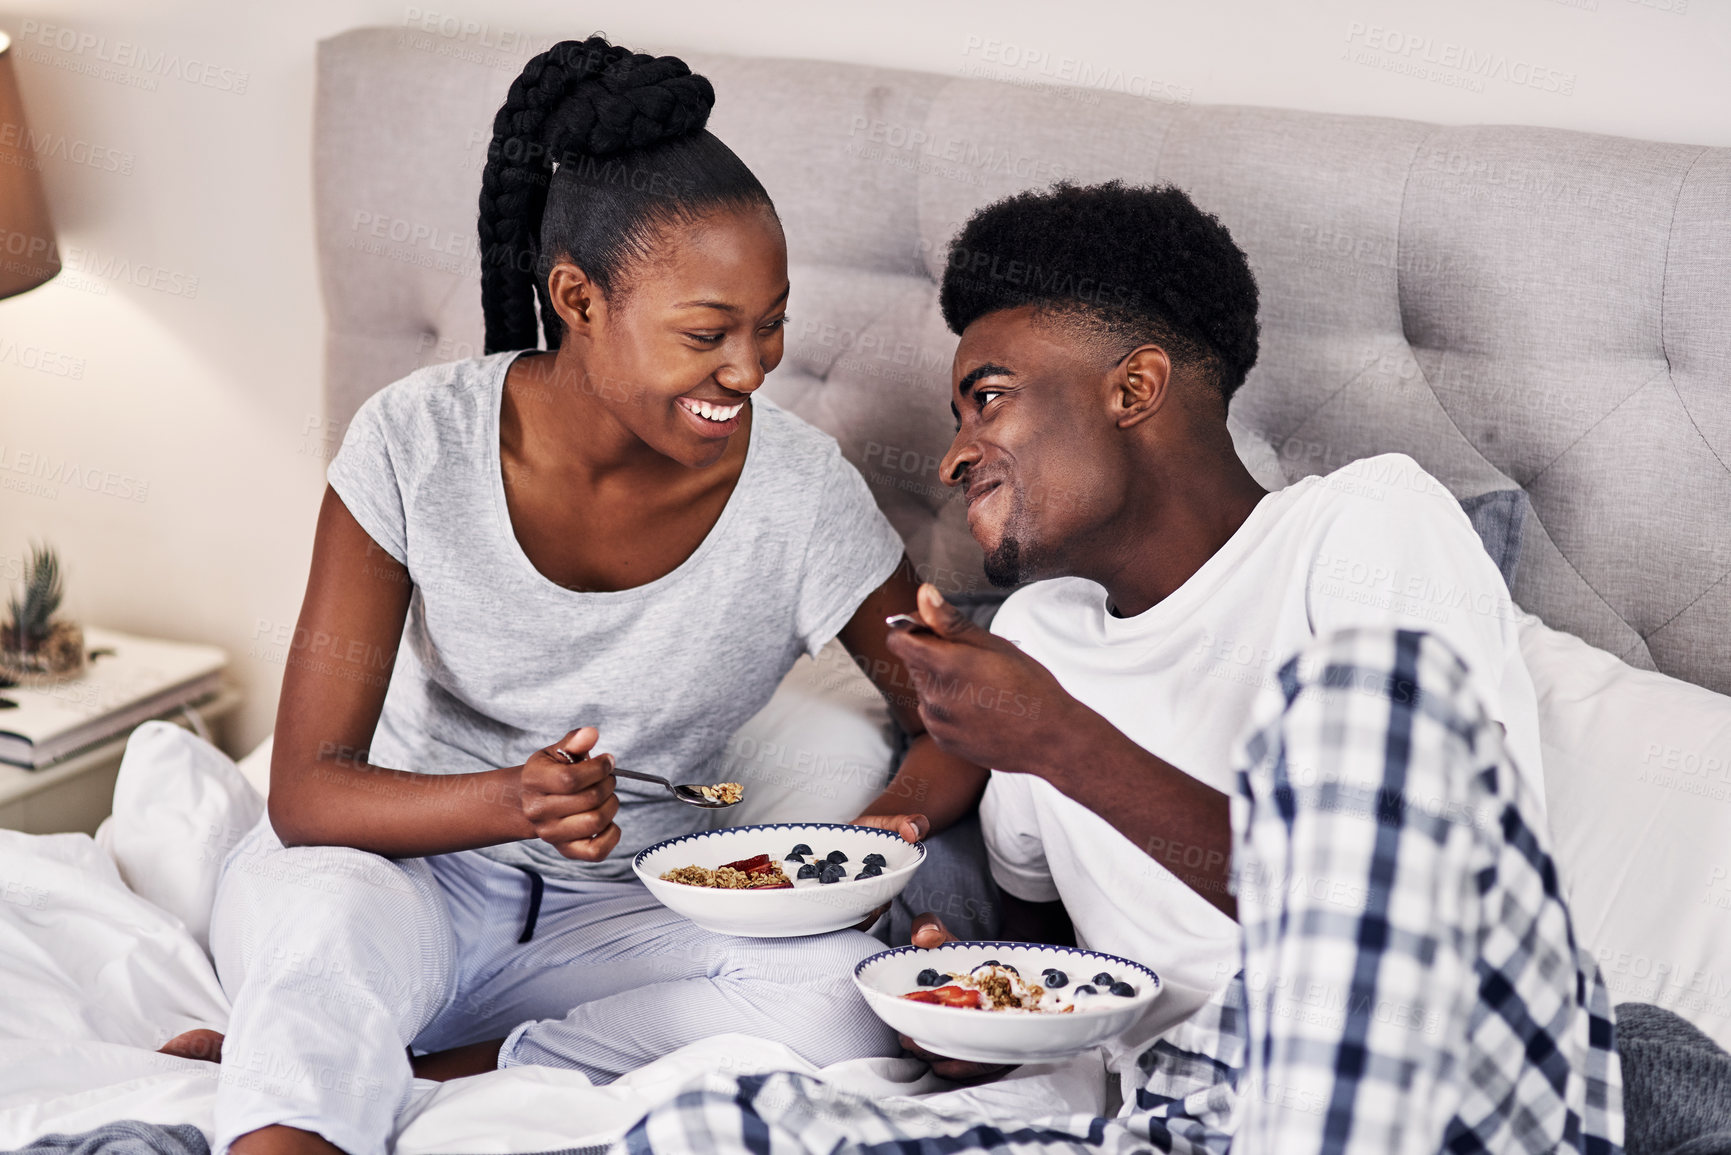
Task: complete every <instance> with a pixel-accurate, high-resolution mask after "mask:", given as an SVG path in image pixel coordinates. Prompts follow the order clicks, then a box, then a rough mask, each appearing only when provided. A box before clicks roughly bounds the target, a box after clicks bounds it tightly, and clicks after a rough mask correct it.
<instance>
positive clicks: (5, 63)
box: [0, 32, 60, 297]
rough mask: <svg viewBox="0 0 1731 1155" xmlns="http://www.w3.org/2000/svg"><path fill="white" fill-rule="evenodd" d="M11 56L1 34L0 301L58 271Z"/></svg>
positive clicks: (50, 223) (56, 252)
mask: <svg viewBox="0 0 1731 1155" xmlns="http://www.w3.org/2000/svg"><path fill="white" fill-rule="evenodd" d="M13 55H14V54H13V52H12V38H11V37H10V36H8V35H6V33H4V32H0V297H11V296H16V295H17V294H19V293H22V292H24V291H25V290H26V289H34V288H35V287H36V286H37V285H40V284H41V283H42V282H44V281H46V280H48V279H49V278H50V277H52V276H54V274H55V273H58V272H59V271H60V250H59V249H58V248H57V247H56V246H55V244H54V222H53V221H51V220H50V219H49V217H48V200H47V198H46V197H44V196H43V195H42V174H41V173H40V172H39V171H37V163H36V154H35V153H34V152H32V151H31V148H30V130H29V128H27V127H26V126H25V121H24V101H23V100H22V98H20V97H19V95H18V77H17V74H16V73H15V72H14V71H13V69H12V57H13Z"/></svg>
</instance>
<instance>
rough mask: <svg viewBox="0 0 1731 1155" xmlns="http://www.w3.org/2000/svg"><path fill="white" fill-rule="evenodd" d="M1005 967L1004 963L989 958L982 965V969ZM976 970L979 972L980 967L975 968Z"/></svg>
mask: <svg viewBox="0 0 1731 1155" xmlns="http://www.w3.org/2000/svg"><path fill="white" fill-rule="evenodd" d="M1003 965H1004V964H1003V963H1001V962H999V961H998V960H997V959H995V958H989V959H987V960H986V961H985V962H983V963H981V964H980V966H982V967H997V966H1003ZM974 969H975V970H978V969H979V967H975V968H974Z"/></svg>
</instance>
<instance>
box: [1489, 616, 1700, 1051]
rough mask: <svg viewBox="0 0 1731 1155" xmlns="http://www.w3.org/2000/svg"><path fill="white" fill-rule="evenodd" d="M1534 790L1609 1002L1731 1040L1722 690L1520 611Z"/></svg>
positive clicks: (1578, 931)
mask: <svg viewBox="0 0 1731 1155" xmlns="http://www.w3.org/2000/svg"><path fill="white" fill-rule="evenodd" d="M1520 637H1521V654H1522V655H1523V656H1524V657H1525V659H1526V662H1527V668H1528V670H1529V671H1531V673H1532V676H1533V685H1534V687H1535V688H1536V689H1537V691H1538V698H1539V737H1540V741H1541V743H1542V746H1543V758H1544V774H1545V799H1546V804H1547V806H1548V808H1549V811H1550V824H1551V832H1552V836H1553V839H1554V841H1555V847H1556V854H1557V859H1558V867H1559V869H1560V870H1561V872H1562V877H1563V884H1564V886H1565V888H1566V890H1567V893H1568V896H1569V907H1570V910H1571V912H1572V913H1573V917H1574V926H1575V934H1576V935H1577V937H1578V939H1579V941H1580V942H1582V943H1583V944H1584V945H1586V946H1587V947H1588V948H1589V949H1590V950H1591V951H1592V952H1593V954H1594V956H1595V957H1596V958H1597V959H1598V960H1599V968H1600V970H1601V971H1602V972H1603V974H1604V977H1605V983H1606V985H1607V986H1608V987H1609V988H1610V990H1611V1001H1612V1002H1613V1003H1622V1002H1642V1003H1655V1004H1657V1005H1659V1006H1663V1007H1667V1008H1669V1009H1671V1010H1673V1011H1675V1012H1676V1013H1677V1014H1679V1015H1681V1016H1683V1017H1684V1018H1686V1019H1688V1020H1689V1021H1690V1022H1692V1023H1694V1024H1695V1025H1696V1026H1697V1027H1700V1028H1701V1029H1702V1030H1703V1031H1705V1032H1706V1033H1707V1034H1709V1035H1711V1036H1712V1037H1713V1038H1714V1039H1715V1040H1716V1041H1717V1042H1718V1043H1719V1044H1720V1045H1721V1046H1723V1047H1728V1048H1731V698H1728V697H1726V696H1724V695H1722V694H1715V693H1713V692H1712V691H1711V690H1707V689H1703V688H1702V687H1700V686H1696V685H1692V684H1690V683H1688V682H1683V681H1679V680H1678V679H1676V678H1671V677H1667V676H1666V675H1664V674H1656V673H1653V672H1651V671H1647V670H1637V669H1635V668H1634V667H1632V666H1629V665H1627V664H1625V663H1623V662H1621V661H1619V660H1618V659H1617V658H1616V657H1615V656H1613V655H1611V654H1608V653H1606V652H1605V651H1603V650H1599V649H1595V648H1593V647H1592V646H1589V645H1588V644H1587V643H1586V642H1584V641H1582V640H1581V639H1579V638H1577V637H1574V636H1573V635H1571V634H1565V633H1562V632H1560V631H1558V630H1553V629H1550V628H1549V627H1547V626H1546V625H1545V624H1544V623H1542V622H1540V621H1539V620H1538V619H1537V618H1536V617H1531V616H1528V617H1527V618H1526V619H1525V620H1524V621H1523V622H1522V623H1521V627H1520Z"/></svg>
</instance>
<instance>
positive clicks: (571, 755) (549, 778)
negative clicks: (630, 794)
mask: <svg viewBox="0 0 1731 1155" xmlns="http://www.w3.org/2000/svg"><path fill="white" fill-rule="evenodd" d="M600 737H601V734H600V731H598V730H596V729H595V727H593V726H584V727H581V728H580V729H576V730H573V731H571V732H570V733H569V734H567V735H565V737H563V738H561V739H560V740H559V741H557V742H555V743H554V744H553V745H551V746H549V747H547V748H546V749H544V750H537V751H535V753H534V754H533V755H531V756H530V758H529V760H528V761H527V762H525V763H523V774H522V778H521V783H522V806H523V817H525V818H527V819H528V820H529V824H530V825H531V826H533V827H534V828H535V836H536V837H537V838H539V839H540V840H541V841H543V842H545V843H547V844H548V845H549V846H551V847H552V848H553V849H554V850H557V851H558V852H559V853H560V854H563V855H564V856H565V857H566V858H575V859H578V860H579V861H582V862H600V861H601V860H602V859H603V858H606V857H607V856H608V855H609V854H611V853H612V852H613V848H614V847H615V846H618V845H619V827H618V826H617V825H615V824H614V822H613V818H614V816H615V815H617V814H618V813H619V799H618V798H617V797H616V796H615V795H614V793H613V787H614V783H615V779H614V777H613V755H611V754H597V755H595V756H594V757H593V758H590V757H586V755H587V754H588V753H589V751H590V750H592V749H593V748H594V746H595V743H596V741H597V740H598V739H599V738H600Z"/></svg>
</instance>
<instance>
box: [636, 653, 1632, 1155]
mask: <svg viewBox="0 0 1731 1155" xmlns="http://www.w3.org/2000/svg"><path fill="white" fill-rule="evenodd" d="M1248 733H1249V736H1248V738H1247V740H1246V741H1245V743H1244V745H1243V747H1242V756H1241V758H1240V762H1239V773H1238V787H1237V794H1236V796H1235V797H1234V798H1233V800H1232V825H1233V831H1234V835H1235V845H1236V849H1235V854H1234V861H1233V868H1234V872H1235V875H1236V892H1237V896H1238V918H1239V922H1240V923H1241V925H1242V926H1243V928H1244V953H1243V969H1242V970H1241V971H1240V972H1239V973H1238V974H1237V975H1235V976H1232V978H1231V980H1230V981H1228V982H1226V983H1225V984H1224V985H1223V989H1222V991H1221V992H1220V994H1219V995H1218V996H1217V997H1216V998H1215V1000H1214V1001H1213V1002H1211V1003H1210V1004H1209V1005H1207V1006H1205V1007H1204V1008H1203V1009H1202V1010H1201V1011H1200V1012H1198V1013H1197V1014H1196V1015H1195V1016H1193V1017H1192V1018H1191V1019H1190V1020H1188V1021H1186V1022H1185V1023H1184V1024H1182V1025H1180V1026H1179V1027H1177V1028H1175V1029H1174V1030H1172V1031H1170V1032H1168V1033H1167V1034H1166V1035H1164V1036H1163V1037H1162V1038H1161V1039H1160V1040H1158V1041H1157V1042H1155V1043H1154V1044H1153V1045H1152V1046H1151V1047H1149V1048H1148V1049H1146V1050H1145V1051H1143V1052H1142V1053H1141V1055H1140V1056H1138V1059H1137V1064H1136V1069H1135V1070H1134V1071H1131V1072H1126V1073H1125V1079H1126V1083H1127V1084H1128V1086H1127V1088H1126V1089H1127V1090H1128V1091H1129V1092H1130V1093H1129V1094H1127V1095H1126V1102H1125V1106H1124V1109H1123V1110H1122V1111H1121V1112H1120V1114H1119V1115H1118V1116H1117V1117H1115V1118H1110V1119H1107V1118H1093V1117H1086V1116H1076V1117H1068V1118H1050V1119H1037V1120H1028V1121H1006V1120H1004V1119H1002V1118H985V1117H970V1116H968V1115H965V1114H955V1113H946V1112H944V1111H943V1110H941V1109H935V1108H934V1106H932V1105H929V1104H927V1103H924V1102H921V1101H918V1100H912V1099H901V1100H894V1099H892V1100H880V1101H871V1100H866V1099H863V1098H860V1097H858V1096H854V1095H850V1094H848V1093H846V1092H843V1091H839V1090H837V1089H835V1088H832V1087H828V1086H826V1085H824V1084H823V1083H822V1082H820V1081H819V1080H816V1079H813V1078H810V1077H808V1076H803V1075H796V1074H792V1073H779V1074H771V1075H761V1076H751V1077H745V1078H730V1077H724V1076H719V1075H717V1076H711V1077H708V1078H706V1079H704V1080H702V1081H700V1082H697V1083H694V1084H692V1085H689V1086H688V1087H686V1088H685V1089H684V1090H683V1091H682V1093H681V1094H679V1095H678V1096H676V1097H675V1098H674V1099H673V1100H671V1101H670V1102H669V1103H667V1104H666V1105H664V1106H662V1107H660V1108H658V1109H657V1110H655V1111H652V1112H651V1113H650V1114H649V1115H647V1116H645V1117H644V1118H643V1119H642V1120H641V1121H640V1122H639V1123H638V1124H637V1125H636V1126H635V1127H634V1128H632V1130H631V1131H630V1132H629V1133H628V1134H627V1135H626V1136H625V1137H624V1138H623V1139H622V1140H621V1145H622V1147H623V1149H625V1150H628V1151H631V1152H643V1153H649V1152H667V1153H671V1152H711V1151H717V1152H732V1151H751V1152H766V1153H775V1155H779V1153H782V1152H787V1153H794V1152H802V1153H803V1152H825V1153H841V1152H860V1153H867V1152H869V1153H873V1155H876V1153H880V1152H882V1153H888V1152H894V1153H896V1155H940V1153H942V1155H973V1153H987V1152H990V1153H993V1155H998V1153H1002V1155H1012V1153H1014V1155H1024V1153H1026V1155H1057V1153H1059V1152H1083V1151H1086V1152H1102V1153H1105V1155H1119V1153H1129V1152H1146V1151H1148V1150H1149V1149H1150V1148H1153V1149H1156V1150H1160V1151H1170V1152H1178V1153H1180V1155H1191V1153H1194V1155H1204V1153H1206V1155H1223V1153H1225V1152H1227V1151H1231V1152H1233V1153H1235V1155H1302V1153H1307V1152H1331V1153H1335V1152H1338V1153H1346V1155H1358V1153H1366V1155H1368V1153H1370V1152H1376V1153H1377V1155H1409V1153H1410V1155H1420V1153H1423V1155H1436V1153H1437V1152H1444V1151H1446V1152H1449V1153H1451V1155H1453V1153H1464V1152H1498V1153H1505V1152H1523V1153H1524V1152H1580V1153H1584V1155H1611V1153H1614V1152H1619V1151H1621V1149H1622V1140H1623V1113H1622V1086H1621V1069H1620V1066H1619V1063H1618V1058H1617V1053H1616V1045H1615V1036H1614V1030H1613V1026H1612V1018H1611V1004H1610V999H1609V997H1608V994H1607V992H1606V989H1605V985H1604V983H1603V982H1602V981H1601V980H1600V978H1599V975H1598V971H1597V968H1596V966H1595V965H1594V963H1593V961H1592V959H1591V957H1590V956H1589V955H1588V954H1587V953H1586V951H1585V950H1583V949H1582V948H1581V947H1580V945H1579V944H1578V943H1577V942H1576V941H1575V938H1574V932H1573V929H1572V927H1571V925H1570V922H1569V914H1568V910H1567V908H1566V906H1565V905H1564V902H1563V898H1562V894H1561V890H1560V886H1559V883H1558V878H1557V872H1556V865H1555V863H1554V861H1553V859H1552V858H1551V855H1550V853H1549V851H1548V850H1547V849H1546V847H1547V844H1548V841H1549V839H1548V835H1547V833H1546V831H1545V829H1544V826H1543V824H1542V822H1537V821H1535V820H1534V819H1533V817H1532V816H1535V815H1537V814H1538V813H1539V809H1538V807H1537V806H1536V805H1535V801H1536V800H1535V799H1534V798H1533V797H1532V796H1531V794H1530V793H1529V791H1530V787H1528V786H1527V784H1526V783H1525V781H1524V780H1523V779H1522V778H1521V777H1520V775H1519V774H1518V773H1517V772H1516V770H1515V768H1514V766H1513V764H1512V763H1511V762H1510V760H1509V756H1508V754H1507V752H1506V750H1505V748H1504V745H1503V736H1502V730H1501V727H1500V726H1498V725H1497V724H1496V723H1495V722H1494V721H1492V720H1491V719H1490V718H1489V716H1488V715H1487V714H1486V713H1485V710H1484V707H1483V705H1482V703H1480V702H1479V701H1478V700H1477V698H1476V697H1475V696H1474V695H1473V694H1472V692H1471V691H1470V689H1469V687H1468V684H1467V679H1466V670H1465V668H1464V667H1463V666H1462V665H1461V663H1460V661H1459V659H1458V658H1456V656H1455V655H1454V653H1453V652H1452V651H1451V650H1450V649H1449V648H1448V647H1447V646H1446V645H1445V644H1444V643H1442V642H1441V641H1439V640H1437V639H1436V638H1434V637H1432V636H1429V635H1426V634H1421V633H1413V632H1407V631H1399V632H1395V631H1357V630H1355V631H1350V632H1346V633H1341V634H1337V635H1334V636H1332V637H1329V638H1325V639H1319V640H1318V641H1316V642H1314V643H1312V644H1311V645H1310V646H1309V647H1307V648H1306V650H1305V651H1304V652H1302V653H1301V654H1299V655H1298V656H1297V657H1295V658H1294V659H1293V660H1291V661H1290V662H1288V663H1287V664H1286V665H1285V666H1284V667H1283V668H1282V669H1281V671H1280V677H1279V687H1278V689H1272V688H1271V689H1270V690H1269V691H1268V692H1267V694H1265V695H1264V697H1263V698H1262V700H1261V701H1260V702H1259V705H1258V711H1257V715H1256V717H1255V718H1254V719H1253V723H1252V725H1251V727H1250V729H1249V732H1248Z"/></svg>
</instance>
